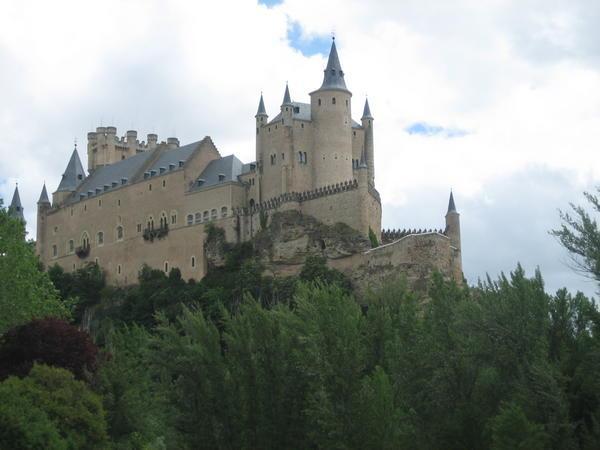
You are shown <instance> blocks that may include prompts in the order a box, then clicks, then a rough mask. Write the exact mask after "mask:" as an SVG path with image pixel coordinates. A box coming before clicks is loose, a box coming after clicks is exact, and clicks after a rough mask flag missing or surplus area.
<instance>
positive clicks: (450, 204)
mask: <svg viewBox="0 0 600 450" xmlns="http://www.w3.org/2000/svg"><path fill="white" fill-rule="evenodd" d="M448 212H456V205H455V204H454V195H452V191H450V200H449V201H448Z"/></svg>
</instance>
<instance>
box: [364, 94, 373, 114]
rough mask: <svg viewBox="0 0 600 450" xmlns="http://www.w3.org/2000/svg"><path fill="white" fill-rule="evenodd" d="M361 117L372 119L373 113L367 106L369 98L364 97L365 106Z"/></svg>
mask: <svg viewBox="0 0 600 450" xmlns="http://www.w3.org/2000/svg"><path fill="white" fill-rule="evenodd" d="M362 118H363V119H372V118H373V115H372V114H371V108H370V107H369V99H368V98H367V99H365V107H364V109H363V115H362Z"/></svg>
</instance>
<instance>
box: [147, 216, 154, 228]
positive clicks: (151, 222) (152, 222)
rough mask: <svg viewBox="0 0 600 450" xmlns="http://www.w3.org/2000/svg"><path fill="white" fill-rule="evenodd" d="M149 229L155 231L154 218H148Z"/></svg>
mask: <svg viewBox="0 0 600 450" xmlns="http://www.w3.org/2000/svg"><path fill="white" fill-rule="evenodd" d="M148 229H149V230H154V217H152V216H150V217H148Z"/></svg>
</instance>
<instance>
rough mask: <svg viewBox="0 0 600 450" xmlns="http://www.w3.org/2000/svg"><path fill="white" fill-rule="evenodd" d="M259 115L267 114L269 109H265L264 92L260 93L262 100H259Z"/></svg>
mask: <svg viewBox="0 0 600 450" xmlns="http://www.w3.org/2000/svg"><path fill="white" fill-rule="evenodd" d="M256 115H257V116H266V115H267V110H266V109H265V101H264V100H263V95H262V92H261V93H260V101H259V102H258V111H256Z"/></svg>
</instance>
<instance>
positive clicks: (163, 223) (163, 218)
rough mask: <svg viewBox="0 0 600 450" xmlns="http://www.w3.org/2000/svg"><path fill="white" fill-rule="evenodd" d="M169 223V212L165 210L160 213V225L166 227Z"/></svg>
mask: <svg viewBox="0 0 600 450" xmlns="http://www.w3.org/2000/svg"><path fill="white" fill-rule="evenodd" d="M168 225H169V221H168V219H167V213H166V212H164V211H163V212H161V213H160V227H161V228H166V227H167V226H168Z"/></svg>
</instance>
